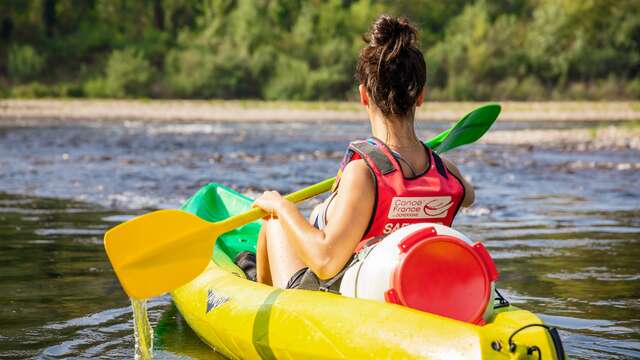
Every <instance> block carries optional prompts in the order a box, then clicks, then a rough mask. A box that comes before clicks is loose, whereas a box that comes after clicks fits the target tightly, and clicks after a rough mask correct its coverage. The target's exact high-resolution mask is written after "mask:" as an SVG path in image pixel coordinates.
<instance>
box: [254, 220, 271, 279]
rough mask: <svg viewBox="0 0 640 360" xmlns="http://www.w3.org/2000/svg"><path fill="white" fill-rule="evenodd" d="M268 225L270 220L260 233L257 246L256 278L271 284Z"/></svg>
mask: <svg viewBox="0 0 640 360" xmlns="http://www.w3.org/2000/svg"><path fill="white" fill-rule="evenodd" d="M268 226H269V225H268V221H266V220H265V221H264V222H263V224H262V228H260V234H259V235H258V244H257V247H256V273H257V274H256V280H257V281H258V282H259V283H263V284H267V285H271V284H272V283H271V269H270V268H269V253H268V252H267V227H268Z"/></svg>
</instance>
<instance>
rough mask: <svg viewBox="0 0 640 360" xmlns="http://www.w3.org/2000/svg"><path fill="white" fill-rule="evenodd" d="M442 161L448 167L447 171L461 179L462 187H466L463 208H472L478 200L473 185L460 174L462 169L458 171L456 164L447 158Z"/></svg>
mask: <svg viewBox="0 0 640 360" xmlns="http://www.w3.org/2000/svg"><path fill="white" fill-rule="evenodd" d="M442 160H443V161H444V163H445V165H446V166H447V169H448V170H449V171H451V173H452V174H453V175H455V176H456V177H457V178H458V179H460V181H461V182H462V186H464V199H462V206H464V207H468V206H471V204H473V202H474V201H475V200H476V192H475V190H474V189H473V184H471V183H470V182H469V181H467V179H465V178H464V176H462V174H461V173H460V169H458V167H457V166H456V165H455V164H454V163H452V162H451V161H449V160H447V159H445V158H442Z"/></svg>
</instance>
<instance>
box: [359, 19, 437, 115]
mask: <svg viewBox="0 0 640 360" xmlns="http://www.w3.org/2000/svg"><path fill="white" fill-rule="evenodd" d="M417 35H418V30H416V28H415V27H413V25H411V24H410V23H409V20H407V19H406V18H394V17H391V16H388V15H382V16H380V17H378V19H377V20H376V21H375V22H374V23H373V24H372V25H371V29H370V31H369V33H368V34H365V35H364V36H363V40H364V41H365V42H366V43H367V45H366V46H365V47H364V48H362V50H360V56H359V57H358V68H357V71H356V78H357V79H358V82H359V83H360V84H363V85H364V86H366V88H367V92H368V93H369V95H371V97H372V98H373V100H374V102H375V104H376V105H377V106H378V108H379V109H380V111H382V113H383V114H385V115H396V116H402V117H406V116H407V115H409V114H410V113H411V111H413V109H415V105H416V101H417V99H418V97H419V96H420V94H421V93H422V90H423V89H424V84H425V82H426V80H427V65H426V63H425V61H424V56H423V55H422V52H421V51H420V49H419V48H418V46H417V44H416V42H417Z"/></svg>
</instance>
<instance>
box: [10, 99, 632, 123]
mask: <svg viewBox="0 0 640 360" xmlns="http://www.w3.org/2000/svg"><path fill="white" fill-rule="evenodd" d="M482 104H484V103H473V102H429V103H427V104H426V105H425V106H423V107H421V108H419V109H418V112H417V114H416V116H417V118H418V119H419V120H445V121H454V120H457V119H459V118H460V117H461V116H462V115H463V114H465V113H466V112H468V111H471V110H473V109H474V108H476V107H478V106H480V105H482ZM500 104H501V105H502V109H503V111H502V114H501V115H500V120H501V121H630V120H640V102H501V103H500ZM365 119H366V114H365V112H364V111H362V108H361V107H360V105H359V104H357V103H348V102H319V103H308V102H262V101H198V100H171V101H167V100H66V99H65V100H57V99H45V100H14V99H11V100H0V121H5V122H6V121H15V120H154V121H175V120H184V121H359V120H365Z"/></svg>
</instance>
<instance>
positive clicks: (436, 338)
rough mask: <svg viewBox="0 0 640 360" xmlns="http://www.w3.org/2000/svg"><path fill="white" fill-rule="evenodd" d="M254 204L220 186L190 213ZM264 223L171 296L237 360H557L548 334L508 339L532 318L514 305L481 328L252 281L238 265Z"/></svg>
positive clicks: (230, 238)
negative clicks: (511, 342) (529, 353)
mask: <svg viewBox="0 0 640 360" xmlns="http://www.w3.org/2000/svg"><path fill="white" fill-rule="evenodd" d="M251 203H252V200H251V199H249V198H247V197H245V196H243V195H241V194H239V193H237V192H235V191H233V190H232V189H229V188H227V187H224V186H222V185H218V184H209V185H206V186H205V187H203V188H202V189H200V190H199V191H198V192H197V193H196V194H195V195H194V196H193V197H192V198H191V199H189V200H188V201H187V202H186V203H185V204H184V206H183V210H185V211H189V212H192V213H194V214H196V215H198V216H199V217H201V218H203V219H205V220H208V221H219V220H223V219H225V218H227V217H229V216H232V215H234V214H237V213H239V212H242V211H245V210H247V209H248V208H249V207H250V206H251ZM260 226H261V221H256V222H253V223H250V224H247V225H245V226H243V227H241V228H238V229H236V230H233V231H231V232H229V233H227V234H225V235H223V236H221V237H220V238H219V239H218V240H217V242H216V246H215V249H214V252H213V256H212V261H211V262H210V263H209V266H208V267H207V269H206V270H205V271H204V272H203V273H202V274H201V275H200V276H198V277H197V278H196V279H194V280H193V281H191V282H190V283H188V284H186V285H184V286H182V287H180V288H179V289H176V290H175V291H174V292H173V293H172V297H173V300H174V302H175V304H176V306H177V307H178V310H179V311H180V312H181V314H182V315H183V317H184V318H185V320H186V321H187V323H188V324H189V326H190V327H191V328H192V329H193V330H194V331H195V332H196V333H197V334H198V336H199V337H200V338H201V339H202V340H203V341H204V342H205V343H207V344H208V345H210V346H211V347H212V348H214V349H215V350H216V351H218V352H220V353H222V354H224V355H225V356H227V357H229V358H239V359H279V358H296V359H299V358H303V359H320V358H323V359H325V358H350V359H351V358H382V357H384V358H427V359H485V358H491V359H513V358H522V359H527V358H529V357H528V356H527V355H526V353H527V349H528V348H529V347H531V346H536V347H537V348H538V349H539V350H537V351H535V352H533V355H532V356H533V357H531V359H537V354H538V351H539V353H540V355H542V358H543V359H556V358H557V356H556V352H555V348H554V346H553V341H552V339H551V337H550V336H549V335H548V333H547V332H546V331H545V330H544V329H542V328H540V327H530V328H527V329H525V330H523V331H521V332H519V333H518V334H517V335H515V336H514V338H513V340H514V342H515V343H516V344H517V346H516V349H515V352H514V353H511V352H510V351H509V345H508V339H509V336H510V335H511V334H513V333H514V332H515V331H516V330H518V329H520V328H522V327H523V326H525V325H528V324H542V322H541V321H540V319H539V318H538V317H537V316H535V315H534V314H533V313H531V312H528V311H525V310H521V309H517V308H515V307H513V306H505V307H501V308H499V309H496V310H495V313H494V316H493V319H491V321H489V323H488V324H486V325H484V326H477V325H473V324H468V323H464V322H460V321H457V320H452V319H448V318H444V317H441V316H437V315H433V314H428V313H425V312H420V311H417V310H414V309H409V308H406V307H402V306H398V305H393V304H387V303H381V302H376V301H371V300H365V299H353V298H347V297H343V296H340V295H336V294H331V293H325V292H313V291H305V290H295V289H288V290H282V289H277V288H274V287H271V286H267V285H264V284H259V283H256V282H253V281H249V280H247V279H246V278H245V276H244V273H243V272H242V270H240V269H239V268H238V267H237V266H236V265H235V264H234V263H233V261H232V260H231V259H233V258H235V256H236V254H238V253H239V252H242V251H253V252H255V247H256V240H257V235H258V232H259V230H260Z"/></svg>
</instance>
